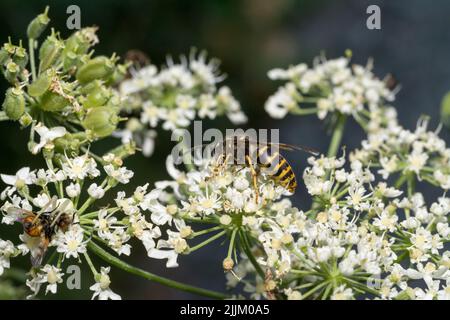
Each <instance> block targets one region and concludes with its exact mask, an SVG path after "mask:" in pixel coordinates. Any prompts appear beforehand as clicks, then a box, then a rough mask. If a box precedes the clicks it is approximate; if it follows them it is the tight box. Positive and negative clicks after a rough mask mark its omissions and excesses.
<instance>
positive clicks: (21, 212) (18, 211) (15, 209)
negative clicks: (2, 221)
mask: <svg viewBox="0 0 450 320" xmlns="http://www.w3.org/2000/svg"><path fill="white" fill-rule="evenodd" d="M6 213H8V214H12V215H15V216H24V215H26V216H32V215H33V216H34V215H35V214H34V212H32V211H29V210H25V209H22V208H18V207H9V208H7V209H6Z"/></svg>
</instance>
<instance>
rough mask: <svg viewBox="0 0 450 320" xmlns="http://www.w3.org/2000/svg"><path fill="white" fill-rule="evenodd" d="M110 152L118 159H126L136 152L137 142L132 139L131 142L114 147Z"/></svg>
mask: <svg viewBox="0 0 450 320" xmlns="http://www.w3.org/2000/svg"><path fill="white" fill-rule="evenodd" d="M110 153H111V154H113V155H114V156H115V159H117V160H119V159H125V158H127V157H129V156H131V155H133V154H135V153H136V142H134V141H133V140H130V141H129V142H127V143H124V144H121V145H120V146H118V147H116V148H114V149H112V150H111V151H110Z"/></svg>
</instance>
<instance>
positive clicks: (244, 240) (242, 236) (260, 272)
mask: <svg viewBox="0 0 450 320" xmlns="http://www.w3.org/2000/svg"><path fill="white" fill-rule="evenodd" d="M239 238H240V239H241V244H242V249H243V250H244V252H245V254H246V255H247V258H248V259H249V260H250V262H251V263H252V265H253V267H254V268H255V270H256V272H257V273H258V275H259V276H260V277H261V278H262V279H265V274H264V271H263V270H262V269H261V266H260V265H259V264H258V262H257V261H256V259H255V257H254V256H253V253H252V249H251V248H250V245H249V243H248V239H247V237H246V235H245V234H244V232H242V231H239Z"/></svg>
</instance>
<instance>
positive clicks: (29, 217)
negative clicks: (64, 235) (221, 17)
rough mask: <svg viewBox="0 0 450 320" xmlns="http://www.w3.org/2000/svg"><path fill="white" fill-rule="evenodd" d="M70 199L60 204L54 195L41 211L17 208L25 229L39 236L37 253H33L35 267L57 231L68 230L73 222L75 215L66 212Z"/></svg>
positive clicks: (32, 259) (28, 233)
mask: <svg viewBox="0 0 450 320" xmlns="http://www.w3.org/2000/svg"><path fill="white" fill-rule="evenodd" d="M69 205H70V200H68V199H67V200H65V201H63V202H62V203H60V204H58V202H57V198H56V197H54V198H52V199H51V200H49V202H48V203H47V204H46V205H45V206H44V207H43V208H42V209H41V210H40V211H39V212H36V213H35V212H32V211H28V210H24V209H20V208H15V209H16V213H18V214H19V215H20V218H19V219H18V221H19V222H21V223H22V225H23V230H24V231H25V233H26V234H27V235H29V236H30V237H33V238H39V239H40V240H39V245H38V250H37V253H35V254H34V255H33V254H32V255H31V264H32V265H33V267H39V266H40V265H41V263H42V260H43V259H44V256H45V253H46V252H47V249H48V246H49V244H50V242H51V241H52V239H53V236H54V235H55V234H56V231H58V230H62V231H64V232H65V231H67V229H68V228H69V226H70V225H71V224H72V222H73V215H70V214H69V213H67V212H66V210H67V208H68V206H69Z"/></svg>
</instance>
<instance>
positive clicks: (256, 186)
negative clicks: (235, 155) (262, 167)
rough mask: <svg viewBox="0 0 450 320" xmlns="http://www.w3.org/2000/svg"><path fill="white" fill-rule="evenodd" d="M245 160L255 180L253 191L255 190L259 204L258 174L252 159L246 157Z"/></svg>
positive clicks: (256, 200)
mask: <svg viewBox="0 0 450 320" xmlns="http://www.w3.org/2000/svg"><path fill="white" fill-rule="evenodd" d="M245 159H246V160H247V164H248V166H249V168H250V173H251V175H252V180H253V189H255V203H258V201H259V188H258V179H257V178H258V173H257V172H256V170H255V167H254V166H253V162H252V159H251V158H250V156H245Z"/></svg>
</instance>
